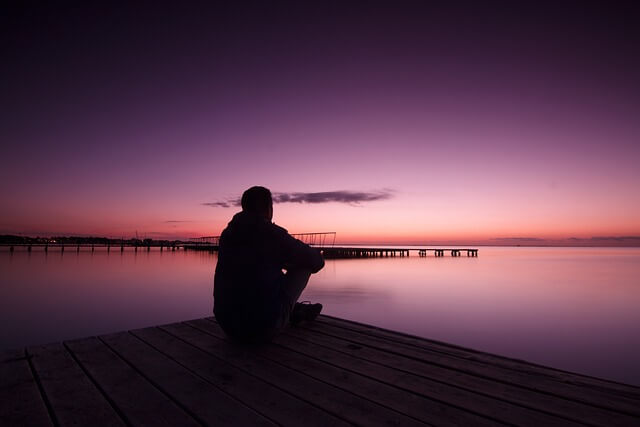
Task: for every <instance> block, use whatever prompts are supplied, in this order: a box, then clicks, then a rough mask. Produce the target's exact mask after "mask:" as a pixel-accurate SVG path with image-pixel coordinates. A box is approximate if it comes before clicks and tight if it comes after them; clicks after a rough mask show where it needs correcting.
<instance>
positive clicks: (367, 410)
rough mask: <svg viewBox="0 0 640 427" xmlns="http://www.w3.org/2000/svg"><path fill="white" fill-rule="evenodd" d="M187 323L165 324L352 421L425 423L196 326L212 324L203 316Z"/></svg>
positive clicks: (209, 350) (365, 423)
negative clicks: (261, 355) (259, 354)
mask: <svg viewBox="0 0 640 427" xmlns="http://www.w3.org/2000/svg"><path fill="white" fill-rule="evenodd" d="M185 323H188V324H189V325H191V326H193V328H192V327H189V326H187V325H185V324H175V325H170V326H167V327H163V328H164V329H165V330H167V331H168V332H170V333H171V334H173V335H175V336H177V337H180V338H181V339H183V340H185V341H187V342H189V343H191V344H193V345H195V346H196V347H199V348H201V349H202V350H205V351H206V352H208V353H210V354H212V355H215V356H216V357H220V358H223V359H225V360H227V361H228V362H229V363H231V364H233V365H234V366H236V367H238V368H240V369H242V370H244V371H246V372H248V373H250V374H252V375H254V376H256V377H259V378H261V379H262V380H264V381H267V382H269V383H271V384H273V385H275V386H278V387H279V388H281V389H283V390H285V391H287V392H288V393H290V394H293V395H294V396H297V397H299V398H300V399H303V400H305V401H307V402H309V403H312V404H314V405H316V406H318V407H320V408H322V409H323V410H324V411H327V412H330V413H332V414H333V415H335V416H337V417H340V418H342V419H344V420H346V421H348V422H350V423H354V424H360V425H372V426H378V425H379V426H397V425H424V424H423V423H421V422H419V421H416V420H414V419H412V418H409V417H407V416H405V415H402V414H400V413H398V412H396V411H392V410H390V409H388V408H385V407H382V406H380V405H378V404H376V403H374V402H371V401H369V400H367V399H363V398H361V397H359V396H356V395H354V394H352V393H349V392H346V391H344V390H341V389H339V388H337V387H334V386H331V385H329V384H326V383H324V382H322V381H318V380H316V379H314V378H311V377H309V376H307V375H305V374H304V373H301V372H299V371H296V370H293V369H290V368H288V367H286V366H284V365H282V364H280V363H275V362H272V361H270V360H268V359H265V358H262V357H259V356H257V355H256V354H255V352H254V351H253V350H247V349H245V348H242V347H238V346H235V345H232V344H230V343H229V342H228V341H226V340H222V339H218V338H213V336H212V335H210V334H208V333H206V332H205V331H203V330H201V329H196V328H203V329H205V330H206V328H210V325H211V322H209V321H206V320H202V319H201V320H194V321H190V322H185Z"/></svg>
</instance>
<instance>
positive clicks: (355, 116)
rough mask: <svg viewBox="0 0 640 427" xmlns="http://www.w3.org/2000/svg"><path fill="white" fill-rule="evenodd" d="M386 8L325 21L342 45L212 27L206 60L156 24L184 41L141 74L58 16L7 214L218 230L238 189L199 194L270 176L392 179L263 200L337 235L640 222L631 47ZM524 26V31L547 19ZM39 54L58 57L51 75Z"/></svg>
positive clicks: (5, 175) (417, 237) (44, 220)
mask: <svg viewBox="0 0 640 427" xmlns="http://www.w3.org/2000/svg"><path fill="white" fill-rule="evenodd" d="M385 16H386V15H385V14H382V13H380V16H377V15H372V18H371V19H373V22H372V23H370V26H371V27H370V28H369V27H368V26H366V25H368V24H362V25H365V28H362V29H361V30H362V31H361V33H362V34H363V35H360V33H358V32H357V31H355V30H353V29H351V28H350V26H348V25H346V26H345V27H344V28H341V27H338V29H337V31H338V32H339V33H340V31H343V32H344V34H342V33H340V34H341V35H342V37H344V38H346V39H348V40H351V42H352V45H350V46H351V47H349V46H346V47H345V46H344V45H343V43H342V39H340V37H337V36H336V37H337V39H336V40H333V39H329V40H328V41H325V40H324V38H322V37H321V38H317V37H316V36H313V35H310V34H306V33H305V34H303V35H302V36H301V37H302V39H301V40H302V41H300V45H295V42H294V41H292V40H295V38H292V39H288V38H286V37H285V39H286V40H287V42H288V43H293V44H294V46H292V47H291V50H290V51H288V52H286V53H282V52H280V50H281V46H280V45H279V43H282V40H280V39H279V37H284V36H283V34H285V35H288V33H287V31H289V30H291V31H292V34H297V33H296V31H297V30H296V29H295V28H288V27H286V26H285V27H282V28H284V29H282V28H281V27H278V26H277V25H275V24H274V25H273V28H272V27H271V26H270V24H261V25H267V26H268V27H269V28H270V31H273V34H271V35H272V36H273V38H274V39H275V40H278V42H277V43H276V42H274V44H273V46H272V45H270V44H269V43H270V42H268V41H267V42H265V43H267V45H266V46H261V47H260V49H266V50H267V53H265V55H267V58H265V57H261V56H260V55H255V54H253V53H252V52H254V51H253V50H252V49H258V48H256V47H255V43H258V42H257V41H256V40H253V39H251V38H248V36H244V35H243V33H241V32H239V33H238V34H239V35H238V34H235V33H233V30H229V31H230V32H232V33H233V34H234V37H239V38H238V39H234V40H235V43H237V44H238V45H239V46H240V47H237V49H236V48H234V49H235V50H234V49H231V48H229V47H228V46H217V47H216V46H214V47H215V49H219V54H220V55H221V57H222V58H227V59H229V58H230V59H229V60H228V61H226V62H225V61H221V62H216V60H214V59H210V58H211V56H210V55H207V56H203V58H205V57H206V58H207V60H206V61H205V62H203V63H202V64H200V63H198V67H201V68H198V67H195V66H194V65H193V64H192V62H191V59H190V58H186V59H185V57H184V56H183V55H185V53H184V52H185V51H187V52H191V51H193V52H195V53H194V54H195V55H198V54H199V53H202V52H205V51H206V49H209V46H207V45H206V44H202V45H195V44H193V43H194V42H193V40H192V39H189V38H187V39H186V40H187V41H185V40H182V39H180V38H178V39H177V40H168V41H167V40H164V42H168V44H169V45H171V46H173V45H172V44H171V43H174V42H175V43H176V44H177V45H181V43H184V44H185V46H182V48H175V50H174V51H171V52H169V53H172V54H173V55H174V56H173V58H175V61H176V64H166V63H164V62H162V63H161V64H160V65H159V64H157V63H156V61H162V60H164V59H163V58H164V57H163V56H162V55H160V56H159V57H157V58H156V57H155V56H153V55H154V54H153V51H152V53H149V55H151V56H149V57H143V58H142V59H141V61H143V62H142V63H141V64H142V65H141V67H142V68H141V70H142V71H139V72H140V73H141V74H136V73H137V71H135V70H131V71H129V72H128V73H129V74H124V75H121V74H120V73H121V69H120V68H118V67H126V66H128V64H129V63H128V62H127V61H130V60H131V58H130V57H129V56H131V55H133V57H135V55H134V54H135V52H132V51H129V50H127V49H128V47H123V46H120V45H117V46H115V47H113V46H111V47H113V51H114V52H116V53H114V54H113V57H107V58H106V59H108V60H109V61H111V62H113V63H114V64H116V65H111V62H109V61H107V60H106V59H105V57H103V55H105V53H104V52H98V51H91V52H88V53H87V52H84V53H83V52H80V51H79V50H78V49H82V48H81V47H78V46H75V45H74V43H76V41H74V40H75V38H73V37H72V36H73V32H72V31H71V30H69V31H71V32H70V33H69V34H70V35H69V37H70V38H69V39H68V40H66V39H65V40H64V42H65V43H67V44H68V45H69V46H70V47H69V52H70V53H69V58H71V59H69V60H68V61H69V62H64V61H65V60H62V59H60V60H59V61H62V62H60V63H59V64H57V63H55V59H52V58H48V57H46V58H44V59H42V61H44V65H43V64H37V63H31V62H25V61H26V60H21V61H23V62H20V60H16V61H17V62H16V64H17V65H16V68H15V70H14V73H15V74H14V75H12V76H11V77H12V78H13V80H15V82H14V83H15V84H14V85H13V86H12V88H13V89H11V91H10V94H11V99H12V100H14V102H15V108H14V111H13V112H12V113H11V115H10V117H9V118H6V120H9V121H10V120H13V122H8V123H9V124H8V126H7V127H6V128H5V129H4V130H3V131H2V132H3V134H2V139H3V141H11V143H7V144H4V143H3V146H2V151H1V152H0V153H1V154H2V157H3V159H6V160H5V167H4V168H3V170H2V172H0V180H1V182H2V185H1V186H0V196H1V197H2V200H3V205H2V214H1V215H0V234H18V233H23V234H27V235H34V236H35V235H56V234H57V235H60V234H82V235H106V236H112V237H121V236H124V237H132V236H134V235H135V233H136V232H137V233H138V234H139V235H140V236H146V237H151V238H160V237H169V238H186V237H196V236H201V235H217V234H219V233H220V232H221V230H222V229H223V228H224V226H225V225H226V223H227V222H228V221H229V219H230V218H231V216H232V215H233V214H234V213H235V212H236V211H237V210H238V209H237V208H213V207H209V206H205V205H203V203H207V202H216V201H221V200H228V199H229V198H237V197H238V196H239V195H240V194H241V193H242V191H243V190H245V189H246V188H248V187H250V186H252V185H264V186H266V187H269V188H270V189H271V190H272V191H276V192H325V191H337V190H347V191H365V192H367V191H374V192H375V191H380V190H388V191H390V194H391V197H390V198H389V199H387V200H379V201H371V202H363V203H361V204H356V205H351V204H344V203H337V202H330V203H322V204H295V203H283V204H278V205H276V206H275V216H274V220H275V222H276V223H278V224H280V225H282V226H284V227H285V228H287V229H288V230H289V231H291V232H313V231H336V232H337V233H338V241H339V242H350V243H357V242H363V243H364V242H367V243H373V242H388V243H418V242H437V241H442V242H445V241H449V242H487V243H495V242H496V241H495V240H492V239H499V238H506V239H509V238H514V237H523V238H537V239H546V240H549V241H565V239H567V238H571V237H576V238H583V239H590V238H592V237H602V236H613V237H616V236H617V237H620V236H640V197H638V183H640V169H638V167H637V160H638V158H640V145H639V144H638V143H637V141H638V135H639V131H640V129H639V127H640V125H638V121H637V119H636V114H635V111H637V107H638V85H637V79H634V78H632V77H629V75H631V74H633V73H631V70H633V69H635V68H634V67H636V64H635V63H628V59H625V61H627V62H622V63H623V64H625V65H624V66H623V65H620V64H618V62H620V61H622V59H621V58H627V57H626V56H624V51H623V50H622V51H621V52H620V53H616V52H615V51H614V50H611V49H609V48H607V49H609V50H606V49H604V48H603V49H604V50H602V51H593V52H592V51H587V52H582V53H581V51H580V50H579V49H576V46H574V45H572V44H571V43H572V41H571V40H568V39H567V40H564V41H563V43H566V46H564V45H562V43H561V45H560V46H559V47H558V46H557V45H556V44H555V43H556V42H555V41H554V42H553V43H551V42H548V41H547V42H546V43H547V44H545V42H543V43H542V44H541V45H540V47H539V48H536V47H535V43H534V44H533V46H534V47H533V48H532V49H533V50H532V51H531V52H528V51H527V52H525V51H522V52H521V51H518V50H514V48H513V47H512V46H510V45H508V43H507V42H499V43H498V42H496V41H495V40H494V39H493V38H491V37H488V36H487V37H488V38H487V40H485V42H486V43H485V44H482V43H479V44H477V45H476V44H474V43H475V42H474V41H473V39H472V38H467V37H465V36H464V35H461V36H457V35H455V34H452V33H446V32H445V33H443V35H442V40H439V39H436V41H435V42H431V43H432V45H424V46H423V45H421V44H419V43H417V42H412V38H411V37H407V38H406V39H405V38H404V37H403V36H402V35H397V34H402V33H401V32H398V33H397V34H396V35H395V36H394V37H399V39H398V40H395V41H394V43H390V44H385V42H382V41H380V40H377V39H376V37H378V36H380V34H377V33H376V31H379V30H378V29H379V26H378V25H374V24H376V20H377V19H386V18H385ZM398 19H399V18H398ZM402 19H405V17H404V16H403V17H402ZM399 22H403V21H402V20H399V21H398V22H396V23H395V25H396V27H393V28H395V29H396V30H398V29H400V28H403V25H401V24H400V23H399ZM559 22H560V21H559ZM409 24H411V23H409ZM409 24H407V25H409ZM489 24H490V22H489V23H487V25H488V27H491V26H490V25H489ZM556 24H557V22H556ZM87 25H89V24H87ZM292 25H293V24H292ZM479 25H480V24H479ZM423 27H424V25H423V24H422V23H419V25H418V24H416V28H423ZM426 27H428V25H427V26H426ZM207 28H208V27H205V29H207ZM278 28H280V29H278ZM532 28H535V26H534V27H532ZM65 31H66V30H65ZM123 31H124V30H123ZM194 31H195V30H194ZM207 31H208V30H207ZM238 31H240V30H238ZM278 31H281V32H284V33H283V34H280V33H278ZM523 31H524V30H523ZM532 31H533V30H532ZM594 31H595V30H594ZM585 34H586V33H585ZM602 34H605V33H602ZM519 36H520V37H521V40H517V41H514V43H515V44H516V45H517V46H518V48H520V45H519V44H518V43H521V42H523V41H527V42H532V40H537V37H539V36H540V37H541V35H540V34H538V33H531V34H529V33H526V31H525V32H523V34H520V35H519ZM584 36H585V37H586V39H585V40H588V39H589V37H592V38H594V39H598V37H603V36H602V35H601V34H600V33H594V34H591V35H589V37H587V36H586V35H584ZM61 37H64V36H61ZM88 37H91V35H89V36H88ZM165 37H166V36H165ZM211 37H212V38H213V36H211ZM412 37H413V36H412ZM374 39H376V40H377V41H375V42H374V41H372V40H374ZM425 39H430V36H429V37H426V36H425ZM577 40H578V41H577V42H575V43H576V44H577V45H578V46H582V43H583V41H582V40H581V39H579V38H578V39H577ZM54 41H55V40H54ZM143 41H144V40H143ZM305 41H306V42H307V44H309V46H310V47H307V44H305ZM162 42H163V41H162V40H161V41H160V42H159V43H160V45H159V46H162ZM23 43H26V46H19V45H16V46H19V47H21V48H24V49H37V43H35V42H34V43H33V44H29V40H27V41H25V42H23ZM141 43H142V42H141ZM154 43H155V41H154ZM505 43H507V44H505ZM584 43H586V42H584ZM612 43H613V42H612ZM143 45H144V44H143ZM461 46H463V47H465V49H466V48H469V49H470V48H474V49H476V48H477V49H480V50H479V52H478V53H476V54H475V56H474V55H472V54H470V53H469V52H471V51H467V50H465V49H461ZM616 46H618V45H616ZM205 47H206V49H205ZM618 47H619V46H618ZM623 47H624V46H623ZM623 47H620V49H623ZM314 48H315V49H316V50H314ZM556 48H557V49H560V51H559V52H560V53H558V52H555V51H553V49H556ZM16 49H17V48H16ZM118 49H120V50H118ZM189 49H191V50H189ZM308 49H311V50H310V51H309V50H308ZM455 49H461V50H460V51H459V52H462V53H460V54H459V55H454V56H450V55H445V54H443V53H442V52H443V51H449V50H454V51H455ZM536 49H538V50H536ZM562 49H565V50H566V52H571V54H572V55H574V56H575V57H571V58H570V59H566V58H567V57H566V56H565V57H563V56H562V54H561V53H562V52H563V51H562ZM16 51H17V50H16ZM207 52H208V51H207ZM269 52H270V53H269ZM310 52H311V53H315V54H317V55H318V56H313V55H312V57H309V55H310ZM550 52H551V53H550ZM576 52H577V53H576ZM83 55H85V56H87V58H89V59H91V58H94V59H95V60H96V61H98V65H95V64H93V63H92V62H91V61H90V60H88V59H87V58H85V56H83ZM269 55H270V56H269ZM529 55H530V57H529ZM65 58H66V57H65ZM74 58H75V59H74ZM231 59H233V61H232V60H231ZM47 61H50V62H47ZM51 61H54V62H51ZM74 61H77V63H76V62H74ZM83 61H87V62H86V63H85V62H83ZM144 61H146V62H144ZM207 61H210V62H207ZM234 61H235V62H234ZM616 61H618V62H616ZM602 63H609V64H613V65H612V66H611V67H610V68H609V69H606V70H605V69H604V68H603V67H602V66H601V64H602ZM56 64H57V65H56ZM228 64H235V65H234V66H233V67H232V66H231V65H228ZM615 64H618V66H617V67H614V65H615ZM39 67H44V68H45V69H50V70H57V68H56V67H60V69H61V70H63V71H60V73H61V74H60V75H59V74H57V73H58V71H55V72H54V71H51V74H50V80H51V81H49V82H46V84H45V82H42V81H41V79H40V77H39V74H37V73H36V71H34V70H38V69H39ZM109 67H115V68H109ZM65 72H66V73H67V74H65ZM34 73H35V74H34ZM63 74H64V75H63ZM73 76H82V77H83V78H84V80H81V81H79V82H78V83H77V85H76V81H75V80H74V78H73ZM104 76H106V77H104ZM103 77H104V78H106V79H107V80H108V81H110V82H111V83H110V85H111V86H107V87H106V88H105V86H104V81H103V80H102V79H103ZM8 81H12V80H11V79H10V80H8ZM18 83H20V84H22V86H21V85H20V84H18ZM20 87H22V88H26V89H24V91H25V93H22V92H20V90H19V89H15V88H20ZM83 90H84V91H83ZM34 94H35V95H34ZM507 241H508V240H507ZM523 242H526V239H525V240H523ZM503 243H504V241H503ZM635 244H640V238H638V239H636V241H635Z"/></svg>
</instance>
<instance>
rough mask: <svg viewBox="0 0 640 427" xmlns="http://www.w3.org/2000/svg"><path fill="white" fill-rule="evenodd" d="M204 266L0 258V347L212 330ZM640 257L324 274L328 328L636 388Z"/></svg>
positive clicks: (598, 255) (492, 253) (609, 252)
mask: <svg viewBox="0 0 640 427" xmlns="http://www.w3.org/2000/svg"><path fill="white" fill-rule="evenodd" d="M215 261H216V256H215V254H209V253H206V252H181V251H178V252H170V251H169V252H167V251H164V252H160V251H159V250H152V251H151V252H147V251H139V252H137V253H136V252H134V251H133V250H131V249H128V250H125V252H124V253H121V252H120V250H119V249H118V250H117V251H116V250H112V251H111V252H107V251H106V250H105V249H100V250H98V249H97V248H96V251H95V252H93V253H92V252H91V251H90V250H84V251H81V252H80V253H77V252H76V251H75V250H73V251H69V250H68V251H65V252H64V253H63V254H62V253H60V252H58V251H52V250H50V251H49V253H45V252H44V251H36V250H34V251H33V252H32V253H28V252H27V251H24V252H21V251H18V250H16V252H14V253H13V254H10V253H8V252H0V279H1V283H2V286H1V287H0V301H2V312H1V314H0V316H1V320H2V323H1V326H0V347H2V348H8V347H18V346H21V345H26V344H33V343H44V342H51V341H58V340H62V339H68V338H76V337H81V336H88V335H96V334H102V333H107V332H113V331H118V330H124V329H132V328H139V327H145V326H150V325H155V324H159V323H168V322H175V321H181V320H185V319H190V318H197V317H203V316H208V315H210V314H211V307H212V304H213V298H212V277H213V271H214V268H215ZM637 277H640V249H613V248H606V249H599V248H595V249H594V248H483V249H481V251H480V256H479V257H478V258H467V257H464V256H463V257H459V258H451V257H444V258H434V257H427V258H420V257H413V256H412V257H409V258H393V259H391V258H387V259H368V260H363V259H355V260H329V261H327V265H326V267H325V269H324V270H322V271H321V272H320V273H319V274H317V275H314V276H313V277H312V279H311V282H310V284H309V287H308V288H307V290H306V291H305V293H304V294H303V296H302V298H303V299H308V300H311V301H318V302H321V303H323V304H324V306H325V312H326V313H327V314H331V315H335V316H339V317H344V318H348V319H353V320H358V321H361V322H365V323H371V324H375V325H378V326H382V327H386V328H390V329H394V330H400V331H403V332H407V333H411V334H415V335H420V336H425V337H429V338H432V339H437V340H441V341H446V342H451V343H455V344H458V345H463V346H468V347H472V348H476V349H480V350H485V351H489V352H494V353H499V354H503V355H508V356H511V357H518V358H522V359H526V360H530V361H533V362H538V363H542V364H546V365H551V366H555V367H558V368H561V369H568V370H571V371H577V372H582V373H587V374H591V375H596V376H601V377H607V378H612V379H616V380H619V381H623V382H628V383H634V384H640V368H638V367H637V363H636V361H637V360H638V358H640V326H639V325H640V310H637V307H638V306H640V287H639V286H638V280H637Z"/></svg>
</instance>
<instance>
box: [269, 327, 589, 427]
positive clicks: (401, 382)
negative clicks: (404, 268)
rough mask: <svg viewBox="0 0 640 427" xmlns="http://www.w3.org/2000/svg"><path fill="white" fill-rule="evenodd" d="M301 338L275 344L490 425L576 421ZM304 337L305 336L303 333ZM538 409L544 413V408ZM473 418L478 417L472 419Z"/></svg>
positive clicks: (471, 422)
mask: <svg viewBox="0 0 640 427" xmlns="http://www.w3.org/2000/svg"><path fill="white" fill-rule="evenodd" d="M296 333H297V334H299V336H300V337H298V336H296ZM304 335H305V334H304V332H303V331H295V333H294V334H289V333H288V332H287V333H286V334H281V335H280V336H278V337H277V338H276V340H275V342H276V343H278V344H280V345H282V346H284V347H287V348H291V349H295V350H296V351H299V352H302V353H304V354H307V355H309V356H311V357H317V358H319V359H321V360H324V361H327V362H328V363H332V364H335V365H338V366H341V367H344V368H346V369H349V370H352V371H354V372H358V373H360V374H362V375H367V376H370V377H372V378H376V379H378V380H379V381H384V382H386V383H389V384H395V385H397V386H398V387H401V388H402V389H404V390H407V391H409V392H412V393H416V394H418V395H422V396H427V397H429V398H431V399H434V400H438V401H440V402H442V403H443V404H445V405H452V406H454V407H456V408H460V409H463V410H466V411H472V412H473V413H475V414H479V415H482V416H484V417H487V418H490V419H492V420H493V421H492V423H494V424H495V423H496V422H503V423H505V424H514V425H522V426H540V425H545V426H552V425H557V426H568V425H572V424H574V425H578V423H577V422H575V423H572V421H570V420H569V419H568V417H562V414H558V415H560V416H553V415H550V414H548V413H545V412H542V411H539V410H536V409H530V408H527V407H523V406H520V405H517V404H514V403H511V402H508V401H505V400H503V399H500V398H495V397H489V396H487V395H484V394H479V393H477V392H475V390H472V389H471V390H470V389H463V388H460V387H457V386H454V385H450V384H447V383H444V382H440V381H434V380H432V379H429V378H425V377H423V376H419V375H415V374H414V373H410V372H407V371H403V370H397V369H393V368H390V367H388V366H385V365H381V364H378V363H373V362H371V361H368V360H365V359H362V358H357V357H354V356H352V355H350V354H348V353H345V352H340V351H339V350H337V349H339V348H340V347H341V345H343V343H341V342H339V341H338V340H335V341H336V342H333V343H330V344H329V345H326V346H322V345H319V344H316V343H313V342H312V341H310V340H305V339H302V338H305V337H304ZM306 335H309V334H308V333H307V334H306ZM405 393H406V392H405ZM539 409H542V410H543V411H544V409H545V408H544V407H543V408H539ZM476 418H478V417H477V416H476ZM443 421H444V424H445V425H446V424H448V422H447V418H446V417H445V418H444V420H443ZM483 421H485V422H486V419H483ZM478 424H479V422H478V421H476V420H473V419H470V420H469V421H468V423H467V425H478ZM580 425H581V424H580Z"/></svg>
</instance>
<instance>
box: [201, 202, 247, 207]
mask: <svg viewBox="0 0 640 427" xmlns="http://www.w3.org/2000/svg"><path fill="white" fill-rule="evenodd" d="M202 206H209V207H211V208H230V207H231V206H240V203H238V202H237V201H235V202H231V201H228V202H206V203H202Z"/></svg>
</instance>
